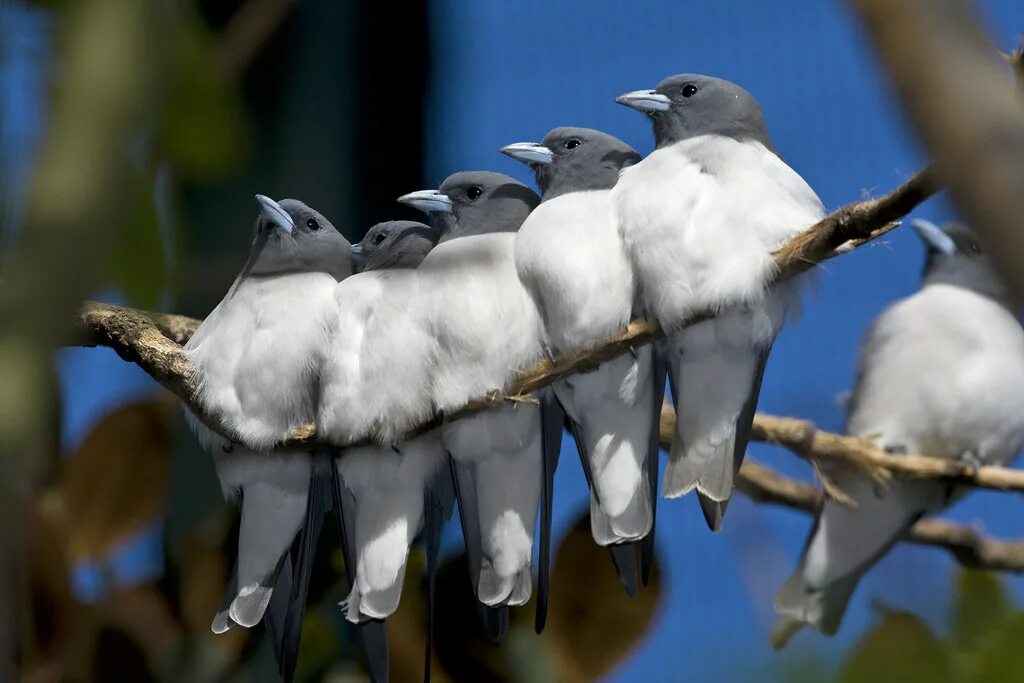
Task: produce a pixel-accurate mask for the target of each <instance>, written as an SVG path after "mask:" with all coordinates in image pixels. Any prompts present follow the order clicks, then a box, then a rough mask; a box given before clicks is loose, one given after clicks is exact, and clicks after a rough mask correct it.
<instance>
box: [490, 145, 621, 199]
mask: <svg viewBox="0 0 1024 683" xmlns="http://www.w3.org/2000/svg"><path fill="white" fill-rule="evenodd" d="M501 151H502V152H503V153H505V154H507V155H508V156H510V157H512V158H513V159H515V160H516V161H521V162H523V163H524V164H526V165H527V166H529V167H530V168H531V169H532V170H533V173H534V175H535V176H536V178H537V186H538V187H540V191H541V197H542V198H543V201H547V200H548V199H553V198H555V197H557V196H559V195H563V194H568V193H570V192H583V191H586V190H607V189H609V188H612V187H615V183H617V182H618V180H619V173H620V172H621V171H622V169H623V168H625V167H627V166H632V165H633V164H635V163H637V162H639V161H640V155H639V154H637V153H636V151H635V150H634V149H633V148H632V147H630V146H629V145H627V144H626V143H624V142H623V141H622V140H619V139H618V138H616V137H613V136H611V135H608V134H607V133H602V132H601V131H599V130H593V129H590V128H571V127H562V128H555V129H554V130H552V131H550V132H549V133H548V134H547V135H545V136H544V139H543V140H541V142H540V143H536V142H517V143H515V144H512V145H508V146H507V147H502V148H501Z"/></svg>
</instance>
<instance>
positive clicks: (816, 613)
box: [773, 221, 1024, 647]
mask: <svg viewBox="0 0 1024 683" xmlns="http://www.w3.org/2000/svg"><path fill="white" fill-rule="evenodd" d="M911 224H912V225H913V227H914V228H915V229H916V230H917V232H918V234H919V235H920V236H921V238H922V239H923V240H924V242H925V245H926V247H927V250H928V255H927V260H926V264H925V272H924V278H923V282H922V285H921V289H920V290H918V291H917V292H916V293H914V294H912V295H911V296H909V297H907V298H906V299H902V300H901V301H898V302H896V303H894V304H892V305H891V306H889V307H888V308H887V309H886V310H885V311H883V312H882V314H881V315H880V316H879V317H878V318H877V319H876V320H875V321H874V322H873V323H872V324H871V327H870V328H869V330H868V332H867V335H866V336H865V338H864V340H863V342H862V344H861V349H860V358H859V362H858V368H857V378H856V384H855V385H854V388H853V393H852V395H851V399H850V402H849V404H848V410H849V412H848V416H847V426H846V432H847V433H848V434H850V435H852V436H865V437H876V438H877V441H878V444H879V445H880V446H881V447H883V448H885V449H886V450H888V451H889V452H891V453H896V454H903V453H916V454H923V455H930V456H934V457H940V458H950V459H960V460H965V461H967V462H970V463H972V464H974V465H1006V464H1008V463H1009V462H1010V461H1011V460H1012V459H1013V457H1014V456H1015V455H1016V454H1017V453H1018V452H1019V451H1020V449H1021V448H1022V447H1024V330H1022V328H1021V325H1020V322H1019V320H1018V317H1017V315H1018V313H1019V306H1018V305H1017V304H1016V302H1014V301H1013V300H1012V298H1011V295H1010V291H1009V289H1008V288H1007V287H1006V285H1005V284H1004V283H1003V282H1002V281H1001V280H1000V278H999V276H998V275H997V274H996V272H995V271H994V270H993V268H992V265H991V263H990V261H989V259H988V257H987V256H986V255H985V254H984V253H983V251H982V248H981V246H980V244H979V242H978V240H977V238H976V237H975V236H974V234H973V233H972V231H970V230H969V229H967V228H965V227H963V226H960V225H957V224H949V225H947V226H945V227H943V228H938V227H937V226H935V225H933V224H931V223H928V222H926V221H913V222H912V223H911ZM827 474H828V476H830V477H831V478H832V480H833V482H834V483H835V484H836V485H837V486H838V487H839V489H840V490H842V491H843V493H845V494H846V495H848V496H850V497H851V498H852V499H853V501H854V502H855V504H856V507H849V506H847V505H844V504H843V503H840V502H837V501H835V500H832V499H826V500H825V502H824V504H823V506H822V509H821V510H820V511H819V513H818V517H817V520H816V521H815V524H814V527H813V529H812V530H811V534H810V538H809V539H808V542H807V545H806V547H805V549H804V553H803V557H802V558H801V560H800V565H799V568H798V569H797V571H796V572H795V573H794V574H793V576H792V577H790V579H789V580H788V581H787V582H786V583H785V585H783V587H782V588H781V589H780V590H779V593H778V595H777V596H776V597H775V609H776V611H778V612H779V613H780V614H782V615H783V619H782V620H781V622H780V624H779V626H778V627H777V628H776V630H775V632H774V633H773V642H774V644H775V645H776V647H781V646H782V645H784V644H785V643H786V641H787V640H788V639H789V638H790V637H791V636H792V635H793V634H794V633H796V631H797V630H798V629H799V628H800V627H801V626H803V625H804V624H809V625H811V626H814V627H815V628H817V629H818V630H820V631H821V632H823V633H826V634H832V633H835V631H836V630H837V629H838V628H839V624H840V621H841V620H842V617H843V613H844V612H845V611H846V605H847V603H848V602H849V599H850V596H851V595H852V594H853V591H854V589H855V588H856V586H857V583H858V581H859V580H860V577H861V576H863V575H864V573H865V572H867V571H868V570H869V569H870V568H871V567H872V566H873V565H874V564H875V563H876V562H877V561H878V560H879V559H881V557H882V556H883V555H885V553H886V552H887V551H888V550H889V548H890V547H892V545H893V544H894V543H895V542H896V541H897V540H899V538H900V536H902V535H903V533H904V532H906V531H907V530H908V529H909V528H910V527H911V526H913V524H914V522H916V521H917V520H918V519H919V518H920V517H921V516H923V515H925V514H929V513H932V512H935V511H937V510H939V509H942V508H943V507H945V506H947V505H949V504H950V503H951V502H952V501H953V500H954V499H956V498H958V497H959V496H961V495H963V494H964V493H966V491H967V490H966V489H964V488H962V487H952V486H950V485H949V484H946V483H943V482H939V481H934V480H926V479H903V478H893V479H892V480H890V481H889V482H888V483H887V485H886V486H877V485H876V484H875V483H874V482H872V481H871V480H870V479H868V478H867V477H865V476H864V475H863V474H862V473H860V472H856V471H853V470H851V469H849V468H843V467H838V466H837V467H834V468H831V469H830V470H829V471H828V472H827Z"/></svg>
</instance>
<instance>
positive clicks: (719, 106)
mask: <svg viewBox="0 0 1024 683" xmlns="http://www.w3.org/2000/svg"><path fill="white" fill-rule="evenodd" d="M616 101H617V102H619V103H620V104H623V105H626V106H628V107H631V108H633V109H636V110H639V111H641V112H643V113H644V114H646V115H647V116H648V117H649V118H650V119H651V122H652V124H653V128H654V138H655V147H656V148H655V150H654V151H653V152H652V153H651V154H649V155H648V156H647V157H646V158H645V159H644V160H643V161H641V162H640V163H638V164H635V165H633V166H630V167H628V168H626V169H624V170H623V172H622V175H621V178H620V179H619V182H618V183H617V184H616V186H615V187H614V188H613V190H612V203H613V205H614V206H615V211H616V214H617V220H618V228H619V232H620V235H621V237H622V241H623V243H624V245H625V248H626V253H627V255H628V258H629V260H630V262H631V263H632V266H633V272H634V275H635V277H636V280H637V285H638V287H639V289H640V292H641V297H642V301H643V304H644V306H645V312H646V313H647V314H648V315H650V316H651V317H653V318H654V319H655V320H657V322H658V323H659V325H660V326H661V327H662V329H664V330H665V331H666V334H667V335H668V339H667V343H666V345H665V347H666V357H667V359H668V367H669V384H670V388H671V389H672V398H673V400H674V402H675V406H676V412H677V415H678V419H677V421H676V433H675V438H674V439H673V443H672V447H671V450H670V452H669V462H668V466H667V468H666V470H665V476H664V482H663V486H662V493H663V495H665V496H666V497H669V498H674V497H678V496H682V495H685V494H687V493H689V492H690V491H691V490H693V489H696V490H697V497H698V500H699V501H700V504H701V510H702V512H703V513H704V516H705V520H706V521H707V523H708V526H709V527H710V528H711V529H712V530H713V531H718V530H719V529H720V528H721V526H722V516H723V515H724V513H725V507H726V504H727V503H728V500H729V497H730V495H731V493H732V490H733V484H734V480H735V475H736V473H737V472H738V470H739V466H740V463H741V461H742V459H743V455H744V452H745V450H746V446H747V442H748V440H749V437H750V428H751V425H752V423H753V417H754V409H755V407H756V404H757V398H758V394H759V393H760V387H761V380H762V377H763V375H764V368H765V363H766V362H767V358H768V353H769V351H770V349H771V346H772V344H773V342H774V340H775V337H776V335H777V334H778V333H779V331H780V329H781V327H782V325H783V323H784V321H785V319H786V317H787V314H788V313H795V311H796V309H797V308H798V306H799V302H800V291H801V280H802V278H796V279H791V280H788V281H785V282H780V283H777V284H774V285H773V284H772V278H773V275H774V272H775V269H774V263H773V261H772V257H771V254H772V251H774V250H775V249H776V248H778V247H779V246H781V245H782V244H783V243H784V242H786V241H787V240H788V239H790V238H792V237H793V236H794V235H796V234H798V233H800V232H801V231H803V230H804V229H806V228H808V227H809V226H811V225H813V224H814V223H815V222H817V221H818V220H819V219H820V218H821V217H822V216H824V213H825V211H824V207H823V206H822V204H821V201H820V200H819V199H818V197H817V195H815V193H814V191H813V190H812V189H811V188H810V186H809V185H808V184H807V183H806V182H805V181H804V180H803V178H801V177H800V176H799V175H798V174H797V173H796V172H795V171H794V170H793V169H791V168H790V167H789V166H787V165H786V163H785V162H784V161H783V160H782V159H781V158H780V157H779V155H778V153H777V152H776V150H775V148H774V147H773V145H772V142H771V139H770V138H769V135H768V129H767V126H766V125H765V121H764V117H763V116H762V114H761V109H760V107H759V105H758V103H757V101H756V100H755V99H754V98H753V96H752V95H750V93H748V92H747V91H746V90H744V89H743V88H741V87H739V86H738V85H736V84H734V83H731V82H729V81H726V80H722V79H719V78H714V77H710V76H704V75H697V74H680V75H676V76H671V77H669V78H666V79H665V80H663V81H662V82H661V83H659V84H658V86H657V87H656V88H655V89H653V90H638V91H633V92H629V93H626V94H624V95H621V96H620V97H618V98H617V99H616ZM708 310H712V311H716V312H717V313H718V315H717V316H716V317H715V318H713V319H710V320H706V321H703V322H700V323H697V324H695V325H692V326H690V327H682V326H683V325H685V324H686V323H687V322H688V320H689V319H690V318H691V317H693V316H695V315H696V314H698V313H702V312H705V311H708Z"/></svg>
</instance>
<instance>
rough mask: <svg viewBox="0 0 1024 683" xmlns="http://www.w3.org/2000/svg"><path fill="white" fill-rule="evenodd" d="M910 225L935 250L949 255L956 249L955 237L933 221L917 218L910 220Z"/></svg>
mask: <svg viewBox="0 0 1024 683" xmlns="http://www.w3.org/2000/svg"><path fill="white" fill-rule="evenodd" d="M910 226H911V227H912V228H914V230H915V231H916V232H917V234H918V236H919V237H920V238H921V239H923V240H924V243H925V244H927V245H928V246H929V247H931V248H932V249H934V250H935V251H937V252H939V253H941V254H946V255H947V256H948V255H950V254H952V253H953V252H955V251H956V243H955V242H954V241H953V238H952V237H950V236H949V235H947V234H946V233H944V232H943V231H942V228H940V227H939V226H937V225H935V224H934V223H932V222H931V221H926V220H924V219H921V218H915V219H914V220H912V221H910Z"/></svg>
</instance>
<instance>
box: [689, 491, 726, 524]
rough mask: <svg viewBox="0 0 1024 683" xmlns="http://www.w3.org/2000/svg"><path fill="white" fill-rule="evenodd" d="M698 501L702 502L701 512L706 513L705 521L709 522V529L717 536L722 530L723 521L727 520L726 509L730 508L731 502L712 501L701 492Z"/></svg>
mask: <svg viewBox="0 0 1024 683" xmlns="http://www.w3.org/2000/svg"><path fill="white" fill-rule="evenodd" d="M697 500H698V501H700V510H701V512H703V513H704V521H705V522H707V525H708V528H709V529H711V531H712V532H714V533H716V534H717V533H718V532H719V531H721V530H722V520H723V519H724V518H725V509H726V508H727V507H728V506H729V501H728V500H723V501H721V502H719V501H717V500H712V499H711V498H708V497H707V496H705V495H704V494H703V493H700V492H698V493H697Z"/></svg>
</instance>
